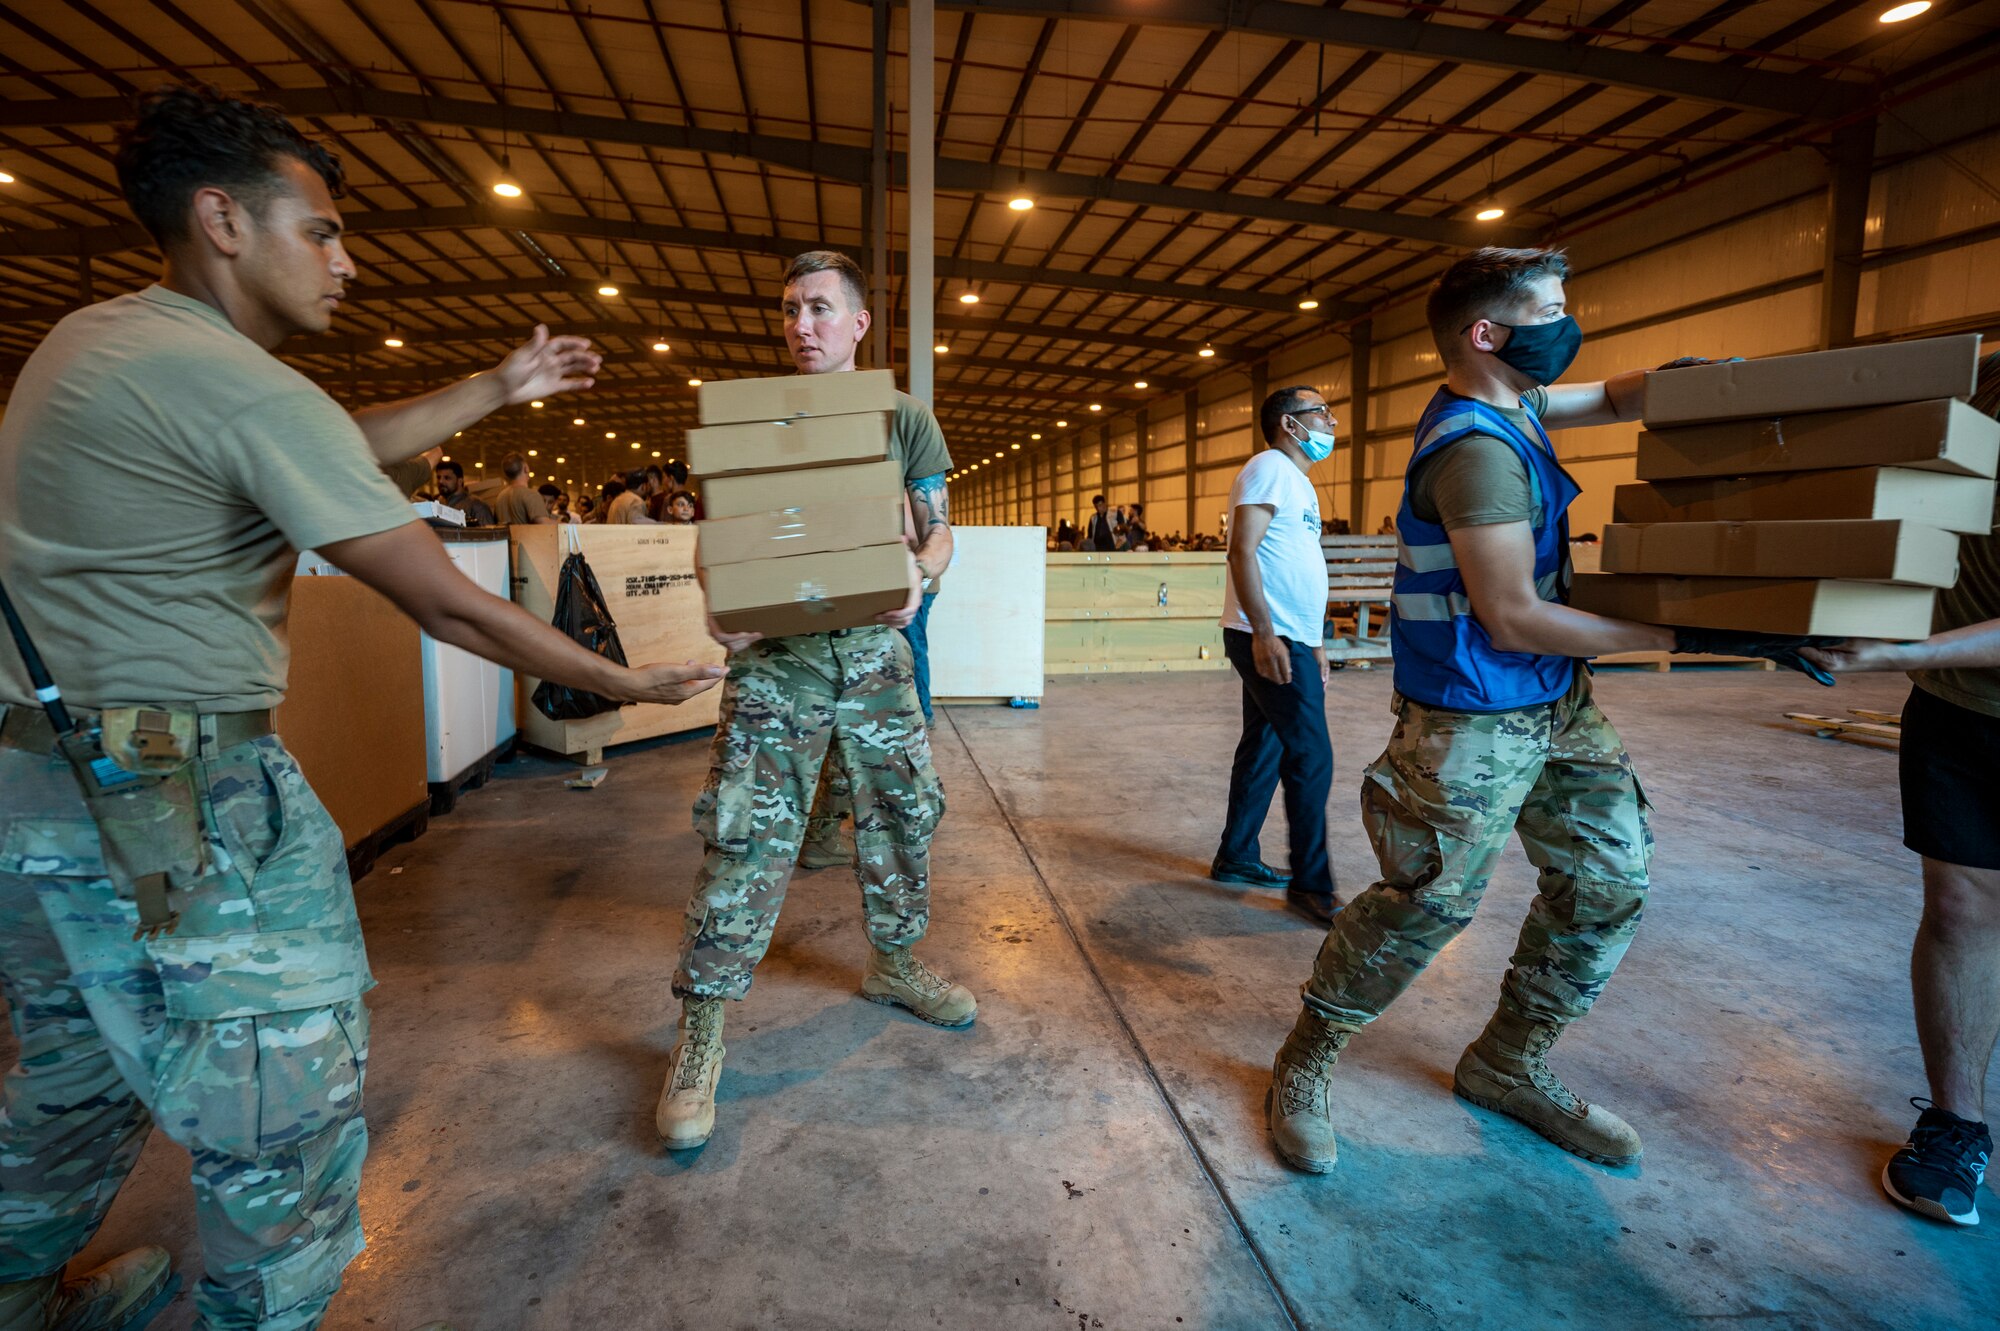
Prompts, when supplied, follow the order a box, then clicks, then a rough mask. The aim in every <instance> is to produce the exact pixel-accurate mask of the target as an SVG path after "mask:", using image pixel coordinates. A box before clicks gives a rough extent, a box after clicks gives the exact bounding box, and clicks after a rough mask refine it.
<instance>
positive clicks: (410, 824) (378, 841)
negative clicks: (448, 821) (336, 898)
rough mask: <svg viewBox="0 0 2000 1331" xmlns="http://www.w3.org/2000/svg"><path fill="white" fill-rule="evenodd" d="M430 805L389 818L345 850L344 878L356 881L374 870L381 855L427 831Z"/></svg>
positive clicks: (419, 806)
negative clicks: (345, 868) (345, 869)
mask: <svg viewBox="0 0 2000 1331" xmlns="http://www.w3.org/2000/svg"><path fill="white" fill-rule="evenodd" d="M430 825H431V802H430V800H429V799H428V798H426V799H425V800H424V801H423V802H422V803H420V804H417V805H415V806H413V807H412V808H410V809H407V810H405V811H404V812H402V813H400V814H398V815H397V816H396V817H394V818H391V819H390V820H389V821H388V822H386V823H384V824H382V826H380V827H378V828H376V829H375V830H374V831H372V832H370V833H368V834H367V835H365V836H363V837H362V838H361V839H360V840H358V841H356V842H355V843H354V844H353V845H351V846H349V847H348V848H347V876H348V878H350V879H351V880H353V881H355V882H360V881H361V880H362V879H363V878H366V877H367V876H368V871H369V870H371V869H373V868H374V867H375V861H376V860H378V859H380V858H381V856H382V852H383V851H385V850H388V849H389V848H390V847H391V846H399V845H401V844H402V843H403V842H405V841H415V840H416V839H417V838H418V837H420V836H422V835H423V834H424V833H425V832H427V831H429V830H430Z"/></svg>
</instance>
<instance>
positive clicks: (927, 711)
mask: <svg viewBox="0 0 2000 1331" xmlns="http://www.w3.org/2000/svg"><path fill="white" fill-rule="evenodd" d="M935 600H937V593H936V592H925V593H924V602H923V607H922V608H921V609H920V610H918V611H917V617H916V618H915V619H914V620H912V621H910V626H909V627H908V628H906V629H902V630H900V631H901V633H902V635H903V641H905V642H907V643H909V644H910V662H911V670H912V674H913V676H914V678H915V683H916V686H917V706H918V708H919V709H921V710H922V712H923V714H924V724H925V725H926V726H928V725H930V724H931V722H932V716H931V681H930V617H931V602H933V601H935ZM853 814H854V792H853V790H851V789H850V788H849V787H848V784H847V777H846V775H845V774H844V773H843V772H842V771H841V770H840V765H839V764H838V763H828V764H827V765H826V766H825V767H824V768H822V769H821V770H820V774H819V789H818V790H816V791H815V792H813V802H812V816H811V817H810V818H808V819H807V820H806V842H805V843H806V845H808V846H818V847H820V848H821V849H822V850H824V851H826V852H828V853H830V854H838V853H839V851H840V827H841V824H842V823H844V822H846V821H847V819H849V818H850V817H852V816H853Z"/></svg>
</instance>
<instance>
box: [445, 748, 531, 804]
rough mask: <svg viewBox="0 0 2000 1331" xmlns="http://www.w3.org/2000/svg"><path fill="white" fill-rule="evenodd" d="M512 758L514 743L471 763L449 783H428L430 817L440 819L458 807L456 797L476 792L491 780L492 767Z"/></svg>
mask: <svg viewBox="0 0 2000 1331" xmlns="http://www.w3.org/2000/svg"><path fill="white" fill-rule="evenodd" d="M513 756H514V741H513V740H511V739H510V740H508V741H507V742H506V743H505V744H502V745H500V746H499V747H498V748H496V749H494V750H493V752H491V753H489V754H487V755H486V756H485V757H484V758H481V759H480V760H479V761H478V762H476V763H473V764H472V765H471V766H470V767H468V768H466V769H465V770H464V771H463V772H460V773H459V774H458V775H457V776H455V777H453V778H452V779H451V780H449V781H432V782H430V783H429V784H430V791H431V816H432V817H433V818H441V817H443V816H444V815H445V814H448V813H450V812H451V811H452V810H453V809H455V808H457V807H458V797H459V795H460V794H461V793H463V792H465V791H468V790H478V789H479V788H480V787H481V786H484V785H485V784H486V783H487V782H488V781H491V780H492V779H493V765H494V764H495V763H502V762H505V761H507V759H509V758H511V757H513Z"/></svg>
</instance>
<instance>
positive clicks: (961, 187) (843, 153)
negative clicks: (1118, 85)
mask: <svg viewBox="0 0 2000 1331" xmlns="http://www.w3.org/2000/svg"><path fill="white" fill-rule="evenodd" d="M1285 7H1286V8H1295V9H1303V8H1304V6H1300V5H1291V6H1285ZM1217 8H1220V7H1219V6H1218V7H1217ZM1258 8H1259V9H1260V10H1261V8H1263V6H1261V5H1260V6H1259V7H1258ZM1307 12H1308V13H1317V12H1318V11H1307ZM1113 16H1114V15H1113V14H1112V13H1110V12H1108V11H1107V12H1106V13H1103V14H1090V15H1079V17H1113ZM1124 17H1125V19H1126V20H1128V21H1130V20H1131V19H1133V18H1136V17H1139V16H1138V15H1136V14H1134V13H1129V12H1128V13H1126V14H1125V15H1124ZM1383 21H1384V22H1390V20H1383ZM1236 26H1237V27H1241V26H1243V25H1242V24H1240V23H1239V24H1237V25H1236ZM1407 26H1410V27H1419V28H1428V27H1432V26H1434V25H1430V24H1410V25H1407ZM1438 31H1441V32H1442V31H1457V30H1455V29H1446V28H1443V27H1441V26H1440V27H1438ZM1535 45H1538V46H1557V44H1556V43H1541V42H1538V43H1535ZM1558 49H1562V50H1571V49H1574V50H1578V51H1589V50H1593V49H1595V48H1591V47H1578V48H1569V47H1567V46H1560V47H1558ZM1635 58H1636V57H1635ZM1677 63H1686V62H1677ZM1697 68H1702V67H1700V66H1697ZM1731 72H1732V73H1735V72H1737V71H1735V70H1734V69H1733V67H1731ZM1827 86H1831V87H1835V88H1838V87H1840V86H1841V85H1838V84H1833V85H1827ZM257 95H258V97H259V99H260V100H262V101H264V102H267V103H269V104H271V105H274V106H277V107H278V108H279V109H281V110H283V111H285V112H286V113H287V114H289V115H294V116H319V117H327V116H361V117H369V118H374V119H377V120H385V121H393V122H403V123H408V124H423V125H445V126H449V127H452V128H456V129H483V130H488V131H491V132H493V133H496V134H497V133H501V132H506V133H510V134H532V135H537V136H541V137H545V138H558V139H577V140H582V141H584V142H596V143H615V144H621V145H624V146H628V147H638V148H658V149H663V150H668V151H676V152H697V153H713V154H716V155H718V156H725V157H737V158H743V159H745V160H749V161H755V162H762V163H765V164H766V165H769V166H778V167H784V168H786V169H788V170H792V171H797V172H800V173H801V174H804V175H811V176H818V177H820V178H821V179H824V180H837V181H841V182H843V183H845V184H850V185H854V186H856V187H858V188H865V187H866V185H867V183H868V167H869V158H870V152H869V149H868V148H867V147H864V146H861V145H848V144H842V143H821V142H816V141H814V140H810V139H793V138H787V137H783V136H780V135H773V134H750V133H744V132H739V131H736V130H718V129H700V128H697V127H695V126H692V125H672V124H666V123H663V122H658V121H641V120H630V119H627V118H625V117H624V116H603V115H587V114H582V113H579V112H573V111H557V110H553V109H550V108H546V107H538V106H523V105H518V104H515V103H511V102H510V103H500V102H481V101H472V100H469V99H466V98H457V97H430V96H426V95H424V94H422V93H406V92H390V91H388V90H385V89H381V88H349V87H341V88H273V89H266V90H260V91H259V93H258V94H257ZM1801 114H1803V113H1801ZM131 115H132V108H131V104H130V103H129V102H128V101H126V100H125V99H124V98H122V97H44V98H29V99H21V100H12V101H7V102H4V103H0V128H11V129H56V128H74V127H76V126H78V125H87V124H116V123H119V122H122V121H125V120H129V119H130V118H131ZM890 173H891V176H892V178H893V179H894V180H895V181H896V183H898V184H901V185H906V186H907V184H908V181H909V159H908V156H907V155H906V154H904V153H891V154H890ZM1024 181H1025V183H1026V185H1027V187H1028V188H1029V189H1030V190H1031V191H1033V192H1034V193H1035V194H1036V195H1038V196H1041V197H1045V198H1062V199H1089V200H1095V201H1099V202H1106V203H1124V204H1130V205H1133V206H1135V207H1141V208H1166V209H1172V210H1175V211H1179V212H1194V213H1208V214H1212V215H1214V216H1217V217H1237V218H1248V219H1250V220H1253V221H1266V222H1289V223H1293V224H1296V225H1299V226H1308V227H1312V228H1314V229H1316V230H1322V231H1358V232H1361V233H1363V234H1366V235H1371V236H1393V237H1396V238H1399V239H1403V240H1415V241H1420V242H1422V243H1424V244H1428V245H1447V246H1451V247H1453V248H1456V249H1474V248H1477V247H1478V246H1481V245H1528V244H1533V243H1534V241H1535V239H1536V235H1537V233H1535V232H1533V231H1531V230H1529V229H1527V228H1525V227H1519V226H1512V225H1509V226H1492V225H1485V224H1479V223H1474V222H1470V221H1455V220H1451V219H1448V218H1436V217H1422V216H1417V215H1413V214H1404V213H1392V212H1383V211H1379V210H1376V209H1370V208H1348V207H1341V206H1335V205H1331V204H1328V203H1325V202H1324V201H1307V200H1304V199H1295V198H1294V199H1278V198H1268V197H1262V196H1259V195H1254V194H1243V193H1239V192H1234V191H1228V190H1202V189H1188V188H1183V187H1181V186H1175V185H1160V184H1152V183H1148V182H1145V181H1138V180H1125V179H1119V178H1117V177H1112V176H1105V175H1087V174H1084V173H1082V172H1075V171H1029V172H1027V173H1026V174H1025V176H1024V175H1023V173H1022V171H1021V169H1020V168H1019V167H1002V166H1000V165H998V164H996V163H993V162H987V161H981V160H976V159H970V158H963V157H939V158H938V159H937V188H938V189H940V190H944V191H947V192H952V193H967V194H995V193H999V192H1001V191H1004V190H1013V189H1017V188H1019V187H1020V186H1021V185H1022V184H1023V182H1024Z"/></svg>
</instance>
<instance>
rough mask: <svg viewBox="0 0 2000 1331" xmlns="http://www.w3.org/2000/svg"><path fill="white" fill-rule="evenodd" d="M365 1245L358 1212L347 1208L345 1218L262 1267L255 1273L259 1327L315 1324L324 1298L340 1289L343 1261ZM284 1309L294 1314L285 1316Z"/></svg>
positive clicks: (275, 1330) (272, 1329) (271, 1329)
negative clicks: (260, 1298)
mask: <svg viewBox="0 0 2000 1331" xmlns="http://www.w3.org/2000/svg"><path fill="white" fill-rule="evenodd" d="M367 1246H368V1241H367V1239H366V1238H364V1237H363V1235H362V1231H361V1212H360V1210H359V1208H350V1209H349V1210H348V1213H347V1218H346V1219H345V1220H344V1221H342V1222H340V1223H339V1224H337V1225H336V1226H335V1227H334V1228H333V1229H331V1230H329V1231H328V1232H327V1233H325V1234H322V1235H321V1236H320V1237H318V1238H316V1239H314V1240H313V1241H312V1242H310V1243H308V1244H306V1245H305V1246H304V1247H303V1248H300V1249H299V1250H298V1251H296V1252H294V1253H291V1254H290V1255H288V1256H286V1257H284V1258H282V1259H281V1260H279V1261H277V1262H274V1263H272V1264H271V1265H270V1266H268V1267H266V1268H265V1269H264V1270H263V1271H262V1272H260V1273H259V1283H260V1284H261V1285H262V1286H263V1291H262V1293H263V1313H264V1319H265V1320H264V1322H263V1323H262V1324H261V1326H262V1331H278V1329H279V1328H287V1329H288V1328H290V1327H293V1326H298V1327H308V1326H317V1325H318V1320H317V1319H318V1317H319V1315H320V1313H321V1312H323V1311H324V1310H325V1308H326V1305H327V1302H328V1301H329V1300H331V1299H332V1298H333V1296H334V1295H335V1294H336V1293H338V1292H339V1290H340V1278H341V1275H342V1273H343V1272H345V1271H346V1270H347V1264H348V1263H349V1262H352V1261H353V1260H354V1259H355V1258H356V1257H359V1256H360V1255H361V1252H362V1249H364V1248H366V1247H367ZM288 1313H291V1314H294V1316H293V1317H287V1316H286V1314H288Z"/></svg>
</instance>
